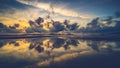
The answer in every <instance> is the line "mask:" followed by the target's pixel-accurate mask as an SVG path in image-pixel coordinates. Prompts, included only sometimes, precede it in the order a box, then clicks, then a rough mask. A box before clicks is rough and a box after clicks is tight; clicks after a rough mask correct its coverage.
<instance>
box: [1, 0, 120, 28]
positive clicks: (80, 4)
mask: <svg viewBox="0 0 120 68" xmlns="http://www.w3.org/2000/svg"><path fill="white" fill-rule="evenodd" d="M51 6H52V8H51ZM119 6H120V1H119V0H0V22H1V23H4V24H5V25H7V26H9V25H13V24H15V23H18V24H20V26H21V28H23V27H28V26H29V24H28V21H29V20H35V19H37V18H38V17H43V18H46V16H47V14H48V13H49V12H52V11H54V14H51V17H52V19H54V20H57V21H64V20H65V19H68V20H70V21H72V22H77V23H79V24H80V25H81V26H83V27H84V26H86V23H88V22H90V21H91V20H92V19H94V18H96V17H101V18H102V17H106V16H111V15H113V14H114V13H115V12H116V11H120V9H119Z"/></svg>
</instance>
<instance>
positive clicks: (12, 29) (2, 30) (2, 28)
mask: <svg viewBox="0 0 120 68" xmlns="http://www.w3.org/2000/svg"><path fill="white" fill-rule="evenodd" d="M17 27H19V24H14V25H13V26H9V27H7V26H6V25H4V24H3V23H0V33H20V32H21V30H17V29H16V28H17Z"/></svg>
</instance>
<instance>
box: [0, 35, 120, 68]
mask: <svg viewBox="0 0 120 68" xmlns="http://www.w3.org/2000/svg"><path fill="white" fill-rule="evenodd" d="M0 68H120V41H118V40H117V41H113V40H95V39H94V40H92V39H91V40H90V39H89V40H85V39H84V40H83V39H74V38H62V37H59V38H55V37H53V38H52V37H51V38H50V37H49V38H47V37H42V38H26V39H0Z"/></svg>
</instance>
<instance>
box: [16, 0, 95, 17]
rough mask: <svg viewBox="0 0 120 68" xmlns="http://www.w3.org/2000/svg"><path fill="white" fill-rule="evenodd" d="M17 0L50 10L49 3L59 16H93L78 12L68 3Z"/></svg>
mask: <svg viewBox="0 0 120 68" xmlns="http://www.w3.org/2000/svg"><path fill="white" fill-rule="evenodd" d="M17 1H18V2H20V3H22V4H26V5H31V6H33V7H36V8H39V9H42V10H46V11H51V5H52V6H53V10H54V12H55V14H58V15H61V16H69V17H75V18H76V17H77V18H91V17H92V18H93V16H91V15H87V14H83V13H80V12H79V13H78V12H77V11H75V10H73V9H74V8H70V7H69V6H67V5H68V3H52V2H41V1H39V0H38V1H37V0H17Z"/></svg>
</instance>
